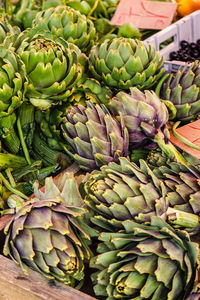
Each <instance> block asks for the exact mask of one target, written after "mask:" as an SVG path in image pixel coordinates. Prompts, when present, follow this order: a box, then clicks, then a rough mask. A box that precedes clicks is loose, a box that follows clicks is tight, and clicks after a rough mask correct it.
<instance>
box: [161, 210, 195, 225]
mask: <svg viewBox="0 0 200 300" xmlns="http://www.w3.org/2000/svg"><path fill="white" fill-rule="evenodd" d="M167 220H168V222H169V223H171V224H174V225H178V226H180V227H185V228H194V227H196V226H198V225H199V216H197V215H195V214H191V213H188V212H185V211H181V210H177V209H174V208H171V207H169V208H168V209H167Z"/></svg>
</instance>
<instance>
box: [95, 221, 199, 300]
mask: <svg viewBox="0 0 200 300" xmlns="http://www.w3.org/2000/svg"><path fill="white" fill-rule="evenodd" d="M123 226H124V230H123V231H120V232H118V233H102V234H101V235H100V237H99V239H100V240H101V241H102V242H103V243H101V244H99V246H98V252H99V253H100V254H99V255H98V256H96V257H95V258H92V260H91V267H94V268H96V269H98V271H97V272H96V273H94V274H93V282H94V284H95V286H94V291H95V294H96V295H97V296H105V297H107V298H106V299H108V300H114V299H141V300H143V299H155V300H157V299H162V300H167V299H171V300H175V299H178V300H182V299H185V297H186V296H187V295H188V293H189V292H190V291H191V289H192V286H193V284H194V281H195V277H196V272H197V270H196V268H197V266H198V251H199V249H198V244H196V243H193V242H191V241H190V239H189V236H188V235H187V233H186V232H185V231H175V230H174V229H173V228H172V227H171V226H169V225H168V224H167V223H166V222H164V221H163V220H162V219H161V218H159V217H153V218H152V221H151V226H145V225H140V224H137V223H135V222H132V221H125V222H123Z"/></svg>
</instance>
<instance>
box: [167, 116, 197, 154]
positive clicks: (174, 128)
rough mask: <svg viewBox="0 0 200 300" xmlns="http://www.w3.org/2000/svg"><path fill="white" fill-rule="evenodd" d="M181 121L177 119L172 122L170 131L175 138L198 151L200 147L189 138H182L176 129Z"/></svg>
mask: <svg viewBox="0 0 200 300" xmlns="http://www.w3.org/2000/svg"><path fill="white" fill-rule="evenodd" d="M180 123H181V122H180V121H178V122H176V123H175V124H174V126H173V127H172V133H173V135H174V136H175V138H177V140H179V141H180V142H182V143H183V144H185V145H186V146H188V147H190V148H193V149H196V150H199V151H200V147H198V146H197V145H195V144H193V143H192V142H190V141H189V140H187V139H186V138H184V137H183V136H182V135H180V134H179V133H178V132H177V131H176V128H177V127H178V126H179V124H180Z"/></svg>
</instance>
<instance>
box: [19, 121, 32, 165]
mask: <svg viewBox="0 0 200 300" xmlns="http://www.w3.org/2000/svg"><path fill="white" fill-rule="evenodd" d="M17 129H18V133H19V138H20V142H21V145H22V149H23V151H24V155H25V158H26V160H27V163H28V164H29V166H30V165H31V159H30V155H29V152H28V149H27V147H26V143H25V140H24V136H23V132H22V127H21V122H20V118H18V119H17Z"/></svg>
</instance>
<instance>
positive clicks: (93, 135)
mask: <svg viewBox="0 0 200 300" xmlns="http://www.w3.org/2000/svg"><path fill="white" fill-rule="evenodd" d="M63 122H64V123H63V126H62V129H63V136H64V138H65V139H66V141H67V142H68V143H69V144H70V146H71V147H72V149H73V151H74V153H72V152H69V151H68V150H66V152H67V153H68V154H69V155H71V156H72V157H73V158H74V160H75V161H76V162H77V163H78V164H79V166H80V168H82V169H84V170H87V171H90V170H93V169H97V168H99V167H101V166H102V165H105V164H107V163H109V162H111V161H118V160H119V157H120V156H127V155H128V146H129V137H128V131H127V128H126V127H125V126H124V124H123V119H121V120H120V122H117V121H116V120H115V119H114V118H113V117H112V116H111V115H110V114H109V112H108V110H107V109H106V107H104V106H103V105H102V106H100V105H98V104H93V103H91V102H87V106H86V107H85V106H83V105H81V104H79V105H77V106H72V107H69V109H67V110H66V118H65V119H64V121H63Z"/></svg>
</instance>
